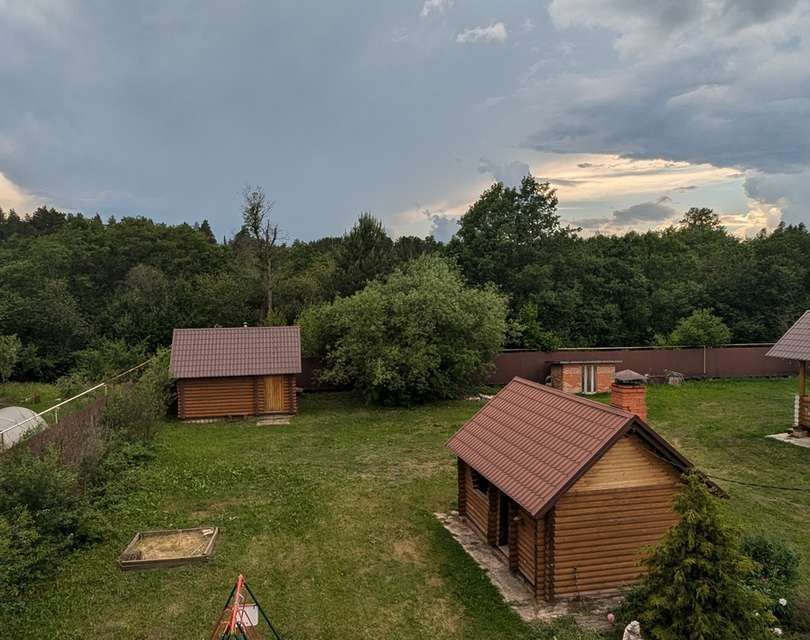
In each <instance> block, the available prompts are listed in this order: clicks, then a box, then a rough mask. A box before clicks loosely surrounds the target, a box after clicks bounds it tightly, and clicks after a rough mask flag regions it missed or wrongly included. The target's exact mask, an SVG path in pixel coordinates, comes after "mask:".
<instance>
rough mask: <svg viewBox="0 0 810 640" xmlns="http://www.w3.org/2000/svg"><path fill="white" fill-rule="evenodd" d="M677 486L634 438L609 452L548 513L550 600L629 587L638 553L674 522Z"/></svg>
mask: <svg viewBox="0 0 810 640" xmlns="http://www.w3.org/2000/svg"><path fill="white" fill-rule="evenodd" d="M679 479H680V476H679V473H678V472H677V471H676V470H675V469H674V468H673V467H672V466H671V465H669V464H668V463H666V462H664V461H663V460H660V459H658V458H656V457H655V456H654V455H653V454H652V453H651V452H650V451H649V450H648V449H647V447H646V445H645V444H644V442H643V441H642V440H641V438H639V437H638V436H636V435H631V436H628V437H625V438H623V439H622V440H620V441H619V442H617V443H616V444H615V445H613V447H612V448H611V449H610V450H609V451H608V452H607V453H605V455H604V456H603V457H602V459H601V460H600V461H599V462H597V463H596V464H595V465H594V466H593V467H592V468H591V469H590V470H589V471H588V472H587V473H586V474H585V475H583V476H582V478H580V479H579V481H577V483H576V484H574V486H573V487H571V489H570V490H569V491H568V492H567V493H566V494H565V495H564V496H563V497H562V498H561V499H560V500H559V502H558V503H557V505H556V507H555V509H554V540H553V549H554V559H553V572H554V574H553V577H554V580H553V591H554V595H556V596H562V597H566V596H577V595H607V594H610V593H615V592H616V591H617V590H618V588H619V587H622V586H626V585H628V584H632V583H634V582H636V581H637V580H638V578H639V577H640V575H641V573H642V571H643V568H642V567H641V566H640V565H639V560H640V558H641V552H642V550H643V549H644V548H645V547H646V546H649V545H651V544H654V543H655V542H657V541H658V540H660V539H661V537H662V536H663V535H664V534H665V533H666V531H667V530H668V529H669V528H670V527H671V526H672V525H673V524H675V522H677V516H676V514H675V513H674V511H673V509H672V501H673V498H674V496H675V493H676V492H677V490H678V485H679Z"/></svg>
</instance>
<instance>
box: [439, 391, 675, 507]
mask: <svg viewBox="0 0 810 640" xmlns="http://www.w3.org/2000/svg"><path fill="white" fill-rule="evenodd" d="M631 428H633V429H634V430H636V431H638V432H639V434H640V435H642V437H644V438H645V440H646V441H647V442H648V443H649V444H650V445H651V446H653V447H654V448H656V449H658V450H659V451H661V452H662V454H663V455H664V456H665V457H666V458H667V459H668V460H670V461H671V462H672V464H673V465H675V466H677V467H679V468H681V469H686V468H688V467H690V466H691V463H690V462H689V461H688V460H686V458H684V457H683V456H681V455H680V454H679V453H678V452H677V451H675V449H673V448H672V446H671V445H669V444H668V443H667V442H666V441H665V440H664V439H663V438H661V437H660V436H659V435H658V434H656V433H655V432H654V431H653V430H652V429H651V428H650V427H649V426H648V425H647V424H645V423H644V422H643V421H642V420H640V419H639V418H638V417H637V416H634V415H633V414H631V413H628V412H627V411H623V410H622V409H617V408H615V407H611V406H609V405H606V404H602V403H601V402H595V401H593V400H588V399H587V398H582V397H580V396H575V395H572V394H569V393H565V392H563V391H558V390H557V389H552V388H551V387H547V386H545V385H541V384H537V383H535V382H530V381H529V380H524V379H523V378H514V379H513V380H512V381H511V382H510V383H509V384H507V385H506V386H505V387H504V388H503V389H501V391H500V392H498V394H497V395H496V396H495V397H494V398H492V399H491V400H490V401H489V402H487V404H486V405H484V407H483V408H482V409H481V410H480V411H479V412H478V413H477V414H475V416H473V417H472V419H470V420H469V421H468V422H466V423H465V424H464V426H463V427H461V429H459V431H458V432H457V433H456V434H455V435H454V436H453V437H452V438H450V440H449V441H448V443H447V446H448V447H450V449H451V450H452V451H453V452H454V453H455V454H456V455H457V456H458V457H459V458H461V459H462V460H464V462H466V463H467V464H469V465H470V466H471V467H472V468H474V469H475V470H476V471H478V472H479V473H480V474H481V475H483V476H484V477H485V478H486V479H487V480H489V481H490V482H491V483H492V484H494V485H495V486H496V487H498V489H500V490H501V491H503V492H504V493H505V494H506V495H508V496H509V497H510V498H512V499H513V500H514V501H515V502H517V503H518V504H519V505H520V506H522V507H523V508H524V509H526V511H528V512H529V513H530V514H532V516H535V517H537V516H539V515H540V514H542V513H544V512H545V511H546V510H548V509H549V508H550V507H551V506H553V504H554V503H555V502H556V501H557V499H558V498H559V497H560V496H561V495H562V494H563V493H565V491H567V490H568V488H569V487H570V486H571V485H572V484H574V482H576V481H577V480H578V479H579V478H580V477H581V476H582V474H584V473H585V472H586V471H587V470H588V469H589V468H590V467H591V466H593V464H595V463H596V461H597V460H599V458H601V457H602V455H603V454H604V453H605V451H607V450H608V449H609V448H610V447H611V446H612V445H613V444H614V443H615V442H616V441H617V440H618V439H619V438H620V437H622V436H623V435H624V434H625V433H627V432H628V431H629V430H630V429H631Z"/></svg>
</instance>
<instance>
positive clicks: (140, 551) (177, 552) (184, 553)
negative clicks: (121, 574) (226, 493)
mask: <svg viewBox="0 0 810 640" xmlns="http://www.w3.org/2000/svg"><path fill="white" fill-rule="evenodd" d="M218 536H219V529H218V528H217V527H197V528H194V529H163V530H158V531H139V532H138V533H136V534H135V537H134V538H132V540H131V541H130V543H129V544H128V545H127V548H126V549H124V551H123V553H122V554H121V555H120V556H119V557H118V565H119V566H120V567H121V569H122V570H124V571H130V570H132V569H165V568H167V567H179V566H182V565H186V564H197V563H202V562H207V561H208V560H209V559H210V558H211V556H212V555H213V552H214V544H215V543H216V540H217V537H218Z"/></svg>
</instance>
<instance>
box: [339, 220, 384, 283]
mask: <svg viewBox="0 0 810 640" xmlns="http://www.w3.org/2000/svg"><path fill="white" fill-rule="evenodd" d="M393 267H394V242H393V241H392V240H391V238H390V237H389V235H388V233H387V232H386V230H385V227H383V224H382V222H380V220H378V219H377V218H375V217H374V216H373V215H371V213H369V212H365V213H363V214H361V215H360V217H359V218H358V219H357V222H356V223H355V224H354V226H353V227H352V230H351V231H350V232H349V233H347V234H346V235H345V236H344V237H343V242H342V243H341V246H340V250H339V251H338V253H337V257H336V260H335V286H336V289H337V292H338V294H340V295H343V296H349V295H351V294H353V293H354V292H356V291H359V290H360V289H362V288H363V287H364V286H365V285H366V283H367V282H369V281H370V280H373V279H374V278H376V277H378V276H384V275H387V274H388V273H390V272H391V270H392V269H393Z"/></svg>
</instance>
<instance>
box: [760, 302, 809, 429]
mask: <svg viewBox="0 0 810 640" xmlns="http://www.w3.org/2000/svg"><path fill="white" fill-rule="evenodd" d="M765 355H766V356H770V357H771V358H783V359H785V360H795V361H796V362H797V363H798V365H799V389H798V394H797V396H796V416H795V420H794V423H795V424H794V427H793V431H792V432H791V435H792V436H796V437H808V436H810V395H809V394H808V393H807V376H808V369H810V367H808V366H807V363H808V361H810V311H805V312H804V313H803V314H802V317H801V318H799V319H798V320H796V322H794V323H793V326H792V327H791V328H790V329H788V330H787V332H786V333H785V335H783V336H782V337H781V338H779V340H778V341H777V343H776V344H775V345H773V347H771V349H770V350H769V351H768V353H766V354H765Z"/></svg>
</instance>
